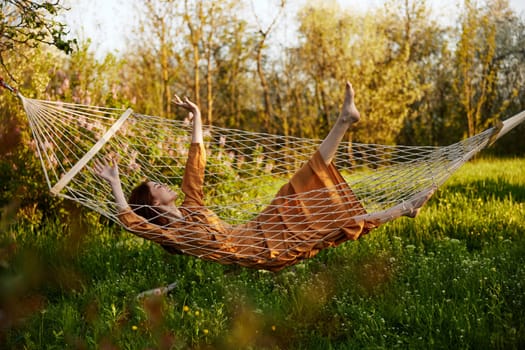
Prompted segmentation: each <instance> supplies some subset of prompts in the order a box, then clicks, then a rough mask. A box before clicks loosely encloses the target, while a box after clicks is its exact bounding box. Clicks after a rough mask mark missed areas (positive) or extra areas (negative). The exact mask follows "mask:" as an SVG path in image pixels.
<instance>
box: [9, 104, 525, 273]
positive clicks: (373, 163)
mask: <svg viewBox="0 0 525 350" xmlns="http://www.w3.org/2000/svg"><path fill="white" fill-rule="evenodd" d="M18 96H19V97H20V99H21V101H22V103H23V107H24V109H25V112H26V114H27V117H28V120H29V125H30V128H31V131H32V134H33V147H34V150H35V152H36V153H37V154H38V157H39V158H40V161H41V163H42V167H43V169H44V173H45V177H46V181H47V183H48V186H49V188H50V191H51V192H52V193H53V194H55V195H57V196H60V197H63V198H67V199H70V200H73V201H75V202H78V203H80V204H82V205H84V206H86V207H88V208H91V209H93V210H95V211H97V212H98V213H100V214H101V215H103V216H105V217H107V218H109V219H110V220H112V221H114V222H116V223H119V224H121V222H120V221H119V218H118V212H117V209H116V206H115V203H114V199H113V197H112V193H111V188H110V187H109V186H108V185H107V184H106V183H105V181H101V179H100V178H99V177H97V176H96V175H95V173H94V171H93V169H92V168H91V166H92V165H93V161H94V159H96V158H98V159H101V158H104V157H110V158H117V159H118V161H119V168H120V176H121V180H122V185H123V189H124V192H125V193H130V191H131V190H132V188H134V187H135V186H136V185H137V184H138V183H139V182H141V181H142V180H144V179H149V180H151V181H156V182H160V183H164V184H167V185H170V186H171V187H172V188H174V189H177V188H179V187H180V185H181V181H182V176H183V172H184V166H185V164H186V159H187V155H188V148H189V144H190V134H191V125H190V123H189V122H188V121H180V120H173V119H165V118H159V117H155V116H148V115H143V114H140V113H135V112H133V111H131V110H130V109H128V110H124V109H117V108H104V107H97V106H88V105H80V104H72V103H64V102H53V101H43V100H36V99H30V98H25V97H24V96H22V95H21V94H18ZM523 120H525V111H524V112H521V113H519V114H517V115H515V116H514V117H512V118H510V119H508V120H506V121H504V122H503V123H502V125H500V126H499V127H493V128H489V129H487V130H485V131H483V132H481V133H479V134H477V135H475V136H473V137H470V138H468V139H465V140H462V141H459V142H457V143H455V144H452V145H449V146H446V147H434V146H399V145H398V146H389V145H378V144H360V143H348V142H342V143H341V144H340V147H339V149H338V152H337V154H336V156H335V157H334V165H335V167H336V168H337V169H338V170H339V172H340V173H341V174H342V176H343V177H344V179H345V180H346V182H347V183H348V185H349V187H350V188H351V189H352V191H353V193H354V194H355V197H356V198H357V200H358V201H359V203H360V205H362V207H363V208H364V210H366V212H367V213H377V212H382V211H386V210H388V208H391V207H393V206H395V205H398V204H400V203H407V202H410V201H411V200H412V199H413V198H414V196H416V195H417V194H418V193H421V192H422V191H424V190H426V189H429V188H433V187H439V186H441V185H442V184H443V183H444V182H445V181H446V180H447V179H448V178H449V177H450V176H451V175H452V174H453V173H454V172H455V171H456V170H457V169H458V168H459V167H460V166H461V165H462V164H464V163H465V162H467V161H468V160H469V159H471V158H472V157H473V156H474V155H475V154H477V153H478V152H480V151H481V150H482V149H483V148H485V147H486V146H488V145H489V144H491V143H492V142H494V141H495V140H497V139H498V138H500V137H501V136H503V135H504V134H505V133H507V132H508V131H510V130H511V129H512V128H514V127H515V126H517V125H519V124H520V123H522V122H523ZM204 134H205V149H206V154H207V165H206V174H205V182H204V184H205V187H204V198H205V202H206V206H207V207H208V208H209V209H210V210H211V211H213V212H214V213H216V214H217V215H218V216H219V217H220V218H221V219H222V220H223V221H224V222H225V223H227V224H229V225H242V224H245V223H247V222H248V221H249V220H250V219H252V218H253V217H254V216H256V215H257V214H259V213H260V212H261V210H263V209H264V208H265V207H267V206H268V204H269V203H270V202H271V201H272V199H274V197H275V194H276V193H277V191H278V189H279V188H280V187H281V186H282V185H283V184H285V183H286V182H287V181H288V180H289V179H290V177H291V175H293V174H294V173H295V172H296V171H297V170H298V169H299V168H300V167H301V166H302V165H303V164H304V163H305V162H307V161H308V160H309V159H310V158H311V156H312V154H314V152H315V151H316V150H317V148H318V147H319V145H320V143H321V141H322V140H313V139H305V138H298V137H292V136H279V135H272V134H267V133H258V132H248V131H243V130H237V129H227V128H221V127H217V126H204ZM334 190H337V189H333V188H332V189H329V188H328V189H323V191H334ZM316 191H320V190H316ZM316 195H317V194H316V193H313V192H312V193H308V196H310V197H311V198H316ZM179 198H182V194H181V195H180V196H179ZM352 200H353V201H355V200H356V199H355V198H353V199H352ZM288 205H290V204H288ZM320 205H322V204H320ZM313 206H314V207H315V204H313ZM316 209H322V208H312V210H316ZM329 214H330V216H328V215H327V216H326V218H324V217H323V216H322V215H321V216H319V215H316V216H315V221H316V223H315V224H316V225H320V224H322V223H323V222H324V220H326V225H327V227H328V226H329V225H330V224H331V223H330V221H333V220H332V219H329V217H330V218H331V217H333V215H334V214H335V215H337V213H329ZM283 215H286V210H284V211H283ZM303 220H304V218H303ZM298 224H299V223H298ZM300 225H302V227H304V225H308V223H305V222H304V221H302V222H301V223H300ZM127 229H128V230H130V228H129V227H127ZM266 230H270V231H271V228H266ZM130 231H133V230H132V229H131V230H130ZM278 231H279V228H278V227H277V226H276V228H275V235H273V234H272V232H266V233H267V234H266V238H265V240H267V241H268V240H270V241H271V240H272V239H275V240H276V241H275V242H273V243H274V245H276V246H277V248H275V249H277V251H279V249H281V248H279V244H280V243H286V245H285V244H282V246H283V248H282V249H290V246H293V245H296V246H297V247H299V248H298V249H300V247H301V246H302V245H304V244H305V239H304V237H303V238H301V239H300V240H299V239H297V240H296V239H295V238H294V236H293V235H289V236H288V238H286V242H279V241H278V240H282V239H283V238H282V235H279V232H278ZM241 235H242V233H241ZM272 237H275V238H272ZM245 238H246V243H239V244H238V245H237V246H236V247H235V255H236V256H237V257H239V256H240V257H243V258H245V259H258V258H259V257H254V256H251V255H252V254H253V249H252V248H253V246H254V245H259V244H260V242H253V239H252V240H250V238H252V237H248V234H246V237H245ZM213 240H214V242H211V241H203V238H202V237H198V238H195V237H192V235H191V232H190V233H187V236H186V237H185V241H184V244H183V245H182V248H181V246H179V247H178V248H177V249H180V250H181V251H182V252H183V253H186V254H190V255H196V256H198V257H202V258H207V257H210V256H213V255H214V254H216V253H217V244H216V243H217V242H216V241H215V240H217V238H216V237H214V239H213ZM318 240H319V238H312V241H311V242H309V243H313V244H316V243H317V241H318ZM306 241H307V243H308V239H307V240H306ZM214 260H216V261H219V262H221V260H224V262H225V263H227V262H228V260H227V259H226V258H224V259H223V258H221V257H219V258H214Z"/></svg>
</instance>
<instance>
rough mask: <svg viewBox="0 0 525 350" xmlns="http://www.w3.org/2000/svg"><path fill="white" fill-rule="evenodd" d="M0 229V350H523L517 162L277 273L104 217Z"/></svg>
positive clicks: (522, 185) (524, 259)
mask: <svg viewBox="0 0 525 350" xmlns="http://www.w3.org/2000/svg"><path fill="white" fill-rule="evenodd" d="M0 234H1V238H0V239H1V241H0V242H1V246H0V273H1V275H0V298H1V299H0V344H2V346H0V347H1V348H2V349H4V348H5V349H24V348H25V349H65V348H73V349H146V348H155V349H179V348H180V349H186V348H227V349H232V348H235V349H237V348H240V349H243V348H246V349H252V348H253V349H265V348H267V349H290V348H307V349H329V348H337V349H341V348H343V349H347V348H348V349H352V348H359V349H361V348H450V347H453V348H465V349H467V348H473V349H488V348H493V349H498V348H500V349H503V348H504V349H523V348H525V268H524V266H525V264H524V263H525V160H523V159H514V160H478V161H475V162H472V163H468V164H466V165H465V166H464V167H463V168H462V169H461V170H460V171H459V172H458V173H457V174H456V175H454V177H453V178H452V179H451V180H450V181H449V182H447V184H446V185H445V186H444V187H443V188H441V189H440V190H439V191H438V192H437V194H436V195H435V196H434V197H433V198H432V199H431V201H430V202H429V203H428V204H427V206H426V207H425V208H424V209H423V211H422V213H421V215H420V216H419V217H418V218H416V219H415V220H410V219H407V218H403V219H400V220H397V221H395V222H393V223H390V224H387V225H385V226H383V227H381V228H380V229H377V230H375V231H373V232H372V233H371V234H370V235H368V236H366V237H364V238H362V239H360V240H359V241H357V242H348V243H345V244H343V245H342V246H340V247H338V248H336V249H331V250H327V251H324V252H322V253H321V254H320V255H318V257H316V258H314V259H311V260H309V261H306V262H304V263H301V264H299V265H297V266H295V267H292V268H288V269H286V270H284V271H282V272H280V273H277V274H273V273H268V272H264V271H254V270H247V269H244V268H239V267H236V266H221V265H218V264H213V263H208V262H204V261H201V260H198V259H195V258H192V257H186V256H170V255H168V254H167V253H165V252H164V251H163V249H162V248H160V247H158V246H156V245H154V244H151V243H150V242H147V241H144V240H142V239H139V238H136V237H134V236H133V235H131V234H129V233H126V232H124V231H121V230H120V229H119V228H118V227H116V226H115V225H113V224H108V223H107V222H105V221H102V222H100V223H99V224H96V225H80V224H79V223H78V222H76V220H75V218H73V219H71V220H70V221H68V222H61V221H59V220H58V219H53V218H48V219H46V220H45V221H44V222H42V223H41V224H40V225H38V226H34V225H30V224H27V223H24V222H18V223H15V224H10V225H7V224H2V226H1V232H0ZM172 282H177V287H176V289H175V290H173V291H172V292H171V293H170V294H169V295H168V296H165V297H149V298H145V299H141V300H139V299H137V298H136V296H137V295H138V294H139V293H140V292H141V291H145V290H148V289H151V288H155V287H159V286H162V285H167V284H169V283H172Z"/></svg>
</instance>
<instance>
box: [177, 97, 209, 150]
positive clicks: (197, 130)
mask: <svg viewBox="0 0 525 350" xmlns="http://www.w3.org/2000/svg"><path fill="white" fill-rule="evenodd" d="M173 103H175V105H176V106H178V107H182V108H184V109H185V110H187V111H188V112H190V113H189V117H190V120H192V119H193V131H192V134H191V142H192V143H204V141H203V137H202V118H201V111H200V109H199V106H197V105H196V104H195V103H193V102H191V101H190V99H189V98H188V97H184V100H181V98H180V97H179V96H178V95H175V101H173Z"/></svg>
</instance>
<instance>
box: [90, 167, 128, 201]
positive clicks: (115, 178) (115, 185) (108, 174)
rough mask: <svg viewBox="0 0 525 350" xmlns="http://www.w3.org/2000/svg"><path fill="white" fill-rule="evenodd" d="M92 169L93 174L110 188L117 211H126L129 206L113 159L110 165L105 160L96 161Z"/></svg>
mask: <svg viewBox="0 0 525 350" xmlns="http://www.w3.org/2000/svg"><path fill="white" fill-rule="evenodd" d="M93 169H94V170H95V174H97V175H98V176H100V177H101V178H103V179H104V180H106V181H107V182H108V183H109V185H110V186H111V190H112V191H113V196H114V197H115V203H116V204H117V209H118V210H119V211H123V210H126V209H128V207H129V205H128V202H127V201H126V196H124V191H122V184H121V182H120V176H119V171H118V164H117V161H116V160H114V159H113V160H112V161H111V164H110V163H109V162H108V161H107V160H106V159H103V160H102V161H101V160H99V159H96V160H95V166H94V167H93Z"/></svg>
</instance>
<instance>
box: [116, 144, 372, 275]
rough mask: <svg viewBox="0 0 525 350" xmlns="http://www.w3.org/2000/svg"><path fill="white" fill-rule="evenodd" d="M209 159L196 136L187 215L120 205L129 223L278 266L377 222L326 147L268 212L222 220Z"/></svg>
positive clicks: (225, 257) (191, 246)
mask: <svg viewBox="0 0 525 350" xmlns="http://www.w3.org/2000/svg"><path fill="white" fill-rule="evenodd" d="M205 166H206V150H205V149H204V146H203V145H202V144H198V143H194V144H191V146H190V151H189V153H188V161H187V163H186V169H185V173H184V177H183V180H182V186H181V190H182V192H183V193H184V194H185V198H184V201H183V203H182V204H181V206H180V207H179V210H180V211H181V213H182V214H183V216H184V219H181V220H175V221H173V222H172V223H170V224H169V225H168V226H164V227H161V226H158V225H155V224H152V223H150V222H148V221H147V220H146V219H144V218H143V217H141V216H139V215H137V214H135V213H134V212H133V211H132V210H131V209H130V208H128V209H126V210H123V211H121V212H120V213H119V215H118V217H119V220H120V221H121V222H122V224H123V225H124V226H125V227H126V228H127V229H128V230H129V231H131V232H133V233H134V234H136V235H138V236H140V237H142V238H145V239H148V240H151V241H154V242H156V243H159V244H160V245H162V246H163V247H164V248H165V249H166V250H168V251H170V250H171V251H174V249H175V250H178V251H182V252H183V253H185V254H189V255H194V256H198V257H200V258H202V259H206V260H211V261H216V262H219V263H222V264H233V263H235V264H239V265H242V266H247V267H251V268H257V269H266V270H270V271H279V270H281V269H283V268H285V267H287V266H290V265H293V264H295V263H297V262H298V261H300V260H303V259H306V258H311V257H313V256H315V255H316V254H317V253H318V252H319V251H320V250H322V249H325V248H327V247H334V246H337V245H339V244H341V243H343V242H345V241H347V240H356V239H358V238H359V237H360V236H362V235H364V234H367V233H368V232H369V231H370V230H371V229H373V228H375V227H377V223H376V222H372V221H365V220H360V221H356V220H354V219H353V217H355V216H357V215H361V214H365V213H366V211H365V210H364V208H363V207H362V205H361V204H360V203H359V201H358V200H357V198H356V197H355V195H354V193H353V192H352V190H351V189H350V187H349V186H348V185H347V183H346V182H345V180H344V179H343V177H342V176H341V174H340V173H339V172H338V171H337V169H336V168H335V166H334V165H333V164H330V165H326V164H325V163H324V161H323V159H322V157H321V155H320V153H319V152H316V153H315V154H314V155H313V157H312V158H311V159H310V160H309V161H308V162H307V163H306V164H305V165H303V167H302V168H301V169H299V171H297V173H295V174H294V175H293V177H292V178H291V179H290V181H289V182H288V183H287V184H285V185H284V186H282V187H281V189H280V190H279V192H278V193H277V195H276V196H275V198H274V199H273V200H272V202H271V203H270V204H269V205H268V206H267V207H266V208H265V209H264V210H263V211H262V212H261V213H260V214H258V215H257V216H256V217H255V218H253V219H251V220H250V221H248V222H246V223H244V224H240V225H230V224H228V223H226V222H224V221H222V220H221V219H220V218H219V217H218V216H217V215H216V214H215V213H214V212H212V211H211V210H210V209H208V208H207V207H206V206H205V204H204V200H203V182H204V168H205Z"/></svg>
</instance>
